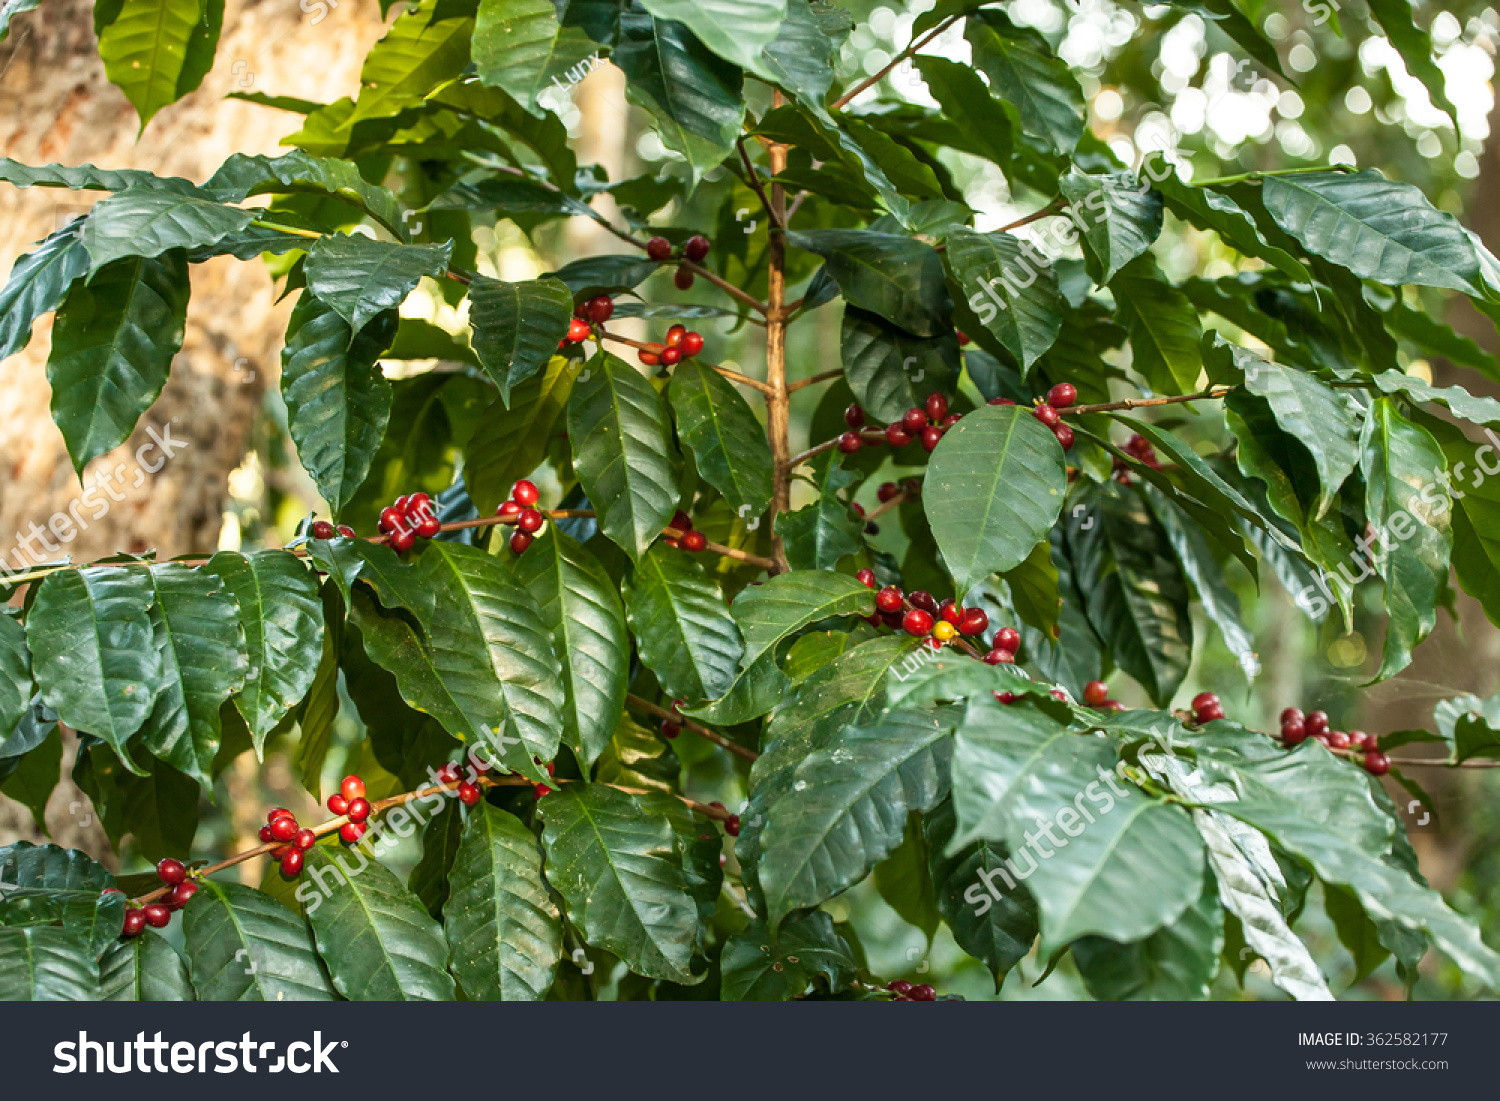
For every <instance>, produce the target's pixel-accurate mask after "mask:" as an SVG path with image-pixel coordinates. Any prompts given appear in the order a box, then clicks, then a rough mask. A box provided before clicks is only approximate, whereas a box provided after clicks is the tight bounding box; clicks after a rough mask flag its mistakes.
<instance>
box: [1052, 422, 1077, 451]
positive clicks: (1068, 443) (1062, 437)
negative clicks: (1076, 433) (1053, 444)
mask: <svg viewBox="0 0 1500 1101" xmlns="http://www.w3.org/2000/svg"><path fill="white" fill-rule="evenodd" d="M1052 434H1053V435H1054V436H1056V437H1057V442H1058V443H1059V444H1061V445H1062V449H1063V450H1064V451H1072V450H1073V443H1074V438H1073V429H1072V428H1070V427H1069V426H1068V425H1066V424H1059V425H1058V426H1057V427H1055V428H1053V429H1052Z"/></svg>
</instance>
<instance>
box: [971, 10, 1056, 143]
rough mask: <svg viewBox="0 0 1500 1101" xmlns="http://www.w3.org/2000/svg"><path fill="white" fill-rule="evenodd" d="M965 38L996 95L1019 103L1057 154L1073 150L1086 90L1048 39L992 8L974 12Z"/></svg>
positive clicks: (1030, 128)
mask: <svg viewBox="0 0 1500 1101" xmlns="http://www.w3.org/2000/svg"><path fill="white" fill-rule="evenodd" d="M964 37H965V38H966V39H967V40H968V42H969V45H970V46H971V47H972V49H973V51H974V67H975V68H976V69H978V70H979V71H980V72H982V73H984V75H985V76H987V77H989V81H990V88H991V89H993V90H994V93H995V94H996V95H998V96H999V97H1000V98H1001V99H1003V100H1005V101H1007V102H1009V103H1014V104H1015V105H1016V109H1017V110H1018V111H1020V113H1021V125H1022V127H1024V128H1025V130H1026V132H1027V133H1028V134H1032V135H1034V136H1036V137H1039V138H1041V139H1043V140H1044V141H1045V142H1046V143H1047V144H1048V145H1049V146H1051V147H1052V149H1054V150H1055V151H1057V152H1058V153H1064V154H1067V153H1072V152H1073V148H1074V147H1075V146H1076V145H1077V144H1078V139H1079V138H1080V137H1082V136H1083V130H1084V102H1083V91H1082V90H1081V89H1080V88H1079V87H1078V81H1077V79H1076V78H1075V77H1074V76H1073V74H1072V72H1071V71H1070V70H1069V69H1068V66H1067V64H1066V63H1065V62H1063V61H1061V60H1060V59H1059V58H1058V57H1056V56H1055V55H1054V54H1053V52H1052V50H1051V49H1050V48H1049V47H1048V46H1047V43H1046V40H1045V39H1043V38H1042V36H1041V35H1040V34H1038V33H1037V32H1036V31H1034V30H1031V29H1030V28H1021V27H1017V26H1016V25H1015V24H1014V23H1012V22H1011V21H1010V20H1009V19H1008V18H1006V16H1005V15H1004V14H1002V13H1001V12H1000V11H998V10H997V9H994V8H991V9H987V10H985V11H983V12H980V13H977V14H976V15H974V16H971V17H970V18H969V20H968V21H967V23H966V25H965V30H964Z"/></svg>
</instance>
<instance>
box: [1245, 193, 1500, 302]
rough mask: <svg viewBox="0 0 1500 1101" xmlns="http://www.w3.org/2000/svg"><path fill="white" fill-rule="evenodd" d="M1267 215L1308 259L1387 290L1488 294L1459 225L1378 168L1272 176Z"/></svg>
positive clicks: (1475, 257)
mask: <svg viewBox="0 0 1500 1101" xmlns="http://www.w3.org/2000/svg"><path fill="white" fill-rule="evenodd" d="M1261 195H1262V199H1263V201H1264V202H1265V206H1266V209H1267V210H1268V211H1270V213H1271V216H1272V217H1273V218H1275V219H1276V224H1277V225H1279V226H1281V228H1282V229H1284V230H1285V231H1286V232H1287V233H1289V234H1290V235H1291V236H1292V237H1294V238H1296V239H1297V241H1298V242H1300V243H1301V245H1302V246H1303V247H1304V248H1306V249H1307V250H1308V251H1309V252H1311V253H1314V254H1315V255H1318V256H1322V257H1324V258H1325V259H1327V260H1332V261H1333V262H1334V263H1335V264H1339V265H1341V266H1343V267H1345V268H1348V269H1349V270H1350V271H1351V272H1353V273H1354V274H1355V275H1356V276H1358V277H1359V278H1361V279H1373V280H1374V281H1375V282H1377V283H1384V284H1386V285H1387V286H1400V285H1402V284H1404V283H1414V284H1417V285H1418V286H1424V287H1446V288H1448V289H1450V290H1456V291H1463V292H1465V293H1468V294H1480V293H1482V287H1483V279H1482V277H1481V276H1480V274H1479V257H1478V254H1477V253H1476V252H1475V250H1474V245H1473V242H1471V241H1470V240H1469V236H1468V234H1467V233H1465V232H1464V228H1463V226H1462V225H1461V224H1459V221H1458V219H1457V218H1455V217H1454V216H1453V215H1451V214H1447V213H1444V212H1443V211H1441V210H1438V209H1437V208H1436V207H1434V206H1433V205H1432V204H1431V203H1430V202H1428V201H1427V196H1425V195H1423V194H1422V192H1421V191H1419V190H1418V189H1417V188H1415V187H1413V186H1412V185H1411V184H1408V183H1399V182H1397V181H1396V180H1388V179H1386V178H1385V177H1384V176H1382V175H1381V174H1380V173H1379V172H1377V171H1375V170H1374V169H1372V168H1366V169H1364V170H1362V171H1359V172H1308V173H1299V174H1297V175H1293V176H1272V177H1269V178H1268V179H1267V180H1266V182H1265V183H1264V184H1262V185H1261Z"/></svg>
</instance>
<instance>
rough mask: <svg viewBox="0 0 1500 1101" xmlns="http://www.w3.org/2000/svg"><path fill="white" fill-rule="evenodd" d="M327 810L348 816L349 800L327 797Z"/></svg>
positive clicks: (332, 796)
mask: <svg viewBox="0 0 1500 1101" xmlns="http://www.w3.org/2000/svg"><path fill="white" fill-rule="evenodd" d="M328 809H329V810H331V811H333V813H334V814H348V813H349V800H347V799H345V798H344V797H343V796H342V795H330V796H329V797H328ZM268 829H269V827H268ZM265 840H267V841H269V840H270V838H269V837H267V838H266V839H265Z"/></svg>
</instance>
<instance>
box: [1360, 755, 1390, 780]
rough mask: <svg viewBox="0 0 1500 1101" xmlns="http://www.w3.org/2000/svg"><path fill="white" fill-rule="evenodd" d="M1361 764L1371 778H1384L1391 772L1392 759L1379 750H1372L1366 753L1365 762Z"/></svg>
mask: <svg viewBox="0 0 1500 1101" xmlns="http://www.w3.org/2000/svg"><path fill="white" fill-rule="evenodd" d="M1360 763H1361V764H1363V765H1364V767H1365V771H1366V772H1368V773H1369V774H1370V775H1371V776H1384V775H1385V774H1386V773H1387V772H1389V771H1390V770H1391V759H1390V758H1389V757H1387V756H1386V755H1385V754H1384V753H1382V752H1380V750H1378V749H1372V750H1370V751H1369V752H1368V753H1366V754H1365V758H1364V760H1363V761H1361V762H1360Z"/></svg>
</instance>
